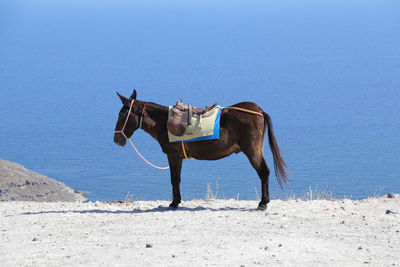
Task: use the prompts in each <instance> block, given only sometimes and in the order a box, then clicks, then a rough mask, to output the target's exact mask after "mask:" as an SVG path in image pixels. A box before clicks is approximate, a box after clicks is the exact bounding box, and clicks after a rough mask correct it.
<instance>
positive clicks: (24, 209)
mask: <svg viewBox="0 0 400 267" xmlns="http://www.w3.org/2000/svg"><path fill="white" fill-rule="evenodd" d="M167 205H168V203H167V202H163V201H161V202H159V201H152V202H150V201H142V202H134V203H111V204H110V203H98V202H96V203H91V202H89V203H67V202H59V203H35V202H0V266H88V265H89V266H109V265H113V266H206V265H217V266H255V265H264V266H265V265H269V266H276V265H282V266H327V265H328V266H400V213H397V214H396V212H400V199H399V198H398V197H397V198H390V199H389V198H370V199H367V200H362V201H351V200H333V201H328V200H313V201H300V200H289V201H281V200H274V201H272V202H271V203H270V205H269V207H268V210H267V211H256V210H255V207H256V206H257V202H255V201H236V200H211V201H205V200H192V201H187V202H183V203H182V205H181V208H180V209H178V210H176V211H173V210H169V209H167V208H166V206H167ZM387 210H390V211H393V212H394V213H390V212H389V214H386V212H387Z"/></svg>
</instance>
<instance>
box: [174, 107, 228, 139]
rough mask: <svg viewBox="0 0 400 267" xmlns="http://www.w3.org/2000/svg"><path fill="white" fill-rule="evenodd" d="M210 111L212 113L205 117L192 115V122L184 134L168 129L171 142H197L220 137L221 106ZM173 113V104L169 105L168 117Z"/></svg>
mask: <svg viewBox="0 0 400 267" xmlns="http://www.w3.org/2000/svg"><path fill="white" fill-rule="evenodd" d="M209 112H211V113H212V115H210V116H208V117H206V118H203V117H201V119H200V117H198V116H193V117H192V124H191V125H189V126H188V128H187V129H186V131H185V134H184V135H183V136H176V135H173V134H171V133H170V132H169V131H168V139H169V142H170V143H172V142H182V141H183V142H195V141H201V140H211V139H219V122H220V114H221V108H220V106H216V107H215V108H213V109H211V110H210V111H209ZM171 115H172V106H170V107H169V114H168V117H170V116H171ZM200 120H201V121H200Z"/></svg>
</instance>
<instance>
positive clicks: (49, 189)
mask: <svg viewBox="0 0 400 267" xmlns="http://www.w3.org/2000/svg"><path fill="white" fill-rule="evenodd" d="M0 201H38V202H58V201H67V202H75V201H80V202H87V201H88V199H87V198H86V197H84V196H83V194H82V193H80V192H79V193H77V192H75V191H74V190H73V189H72V188H70V187H68V186H66V185H65V184H63V183H61V182H58V181H56V180H54V179H52V178H49V177H47V176H44V175H41V174H38V173H35V172H32V171H29V170H27V169H25V168H24V167H23V166H21V165H19V164H16V163H13V162H10V161H7V160H3V159H0Z"/></svg>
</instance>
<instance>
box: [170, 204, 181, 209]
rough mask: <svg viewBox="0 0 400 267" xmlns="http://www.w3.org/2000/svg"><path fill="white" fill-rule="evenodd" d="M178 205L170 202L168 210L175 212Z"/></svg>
mask: <svg viewBox="0 0 400 267" xmlns="http://www.w3.org/2000/svg"><path fill="white" fill-rule="evenodd" d="M178 205H179V203H174V202H172V203H171V204H169V208H170V209H171V210H176V209H177V208H178Z"/></svg>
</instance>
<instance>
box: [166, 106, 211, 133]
mask: <svg viewBox="0 0 400 267" xmlns="http://www.w3.org/2000/svg"><path fill="white" fill-rule="evenodd" d="M217 105H218V104H217V103H214V104H212V105H211V106H206V107H204V108H197V107H194V106H190V105H187V104H184V103H182V98H180V99H179V100H178V101H177V102H176V104H175V106H173V107H172V114H171V116H170V117H169V118H168V122H167V128H168V131H169V132H170V133H172V134H173V135H176V136H183V135H184V134H185V131H186V129H187V128H188V127H189V125H191V124H192V117H193V116H197V117H200V118H202V117H208V116H210V115H211V114H212V113H213V112H209V111H210V110H212V109H213V108H215V107H216V106H217Z"/></svg>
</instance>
